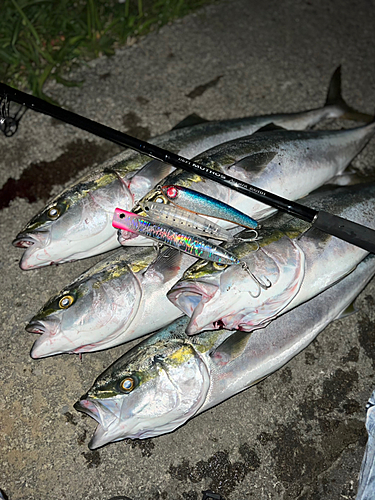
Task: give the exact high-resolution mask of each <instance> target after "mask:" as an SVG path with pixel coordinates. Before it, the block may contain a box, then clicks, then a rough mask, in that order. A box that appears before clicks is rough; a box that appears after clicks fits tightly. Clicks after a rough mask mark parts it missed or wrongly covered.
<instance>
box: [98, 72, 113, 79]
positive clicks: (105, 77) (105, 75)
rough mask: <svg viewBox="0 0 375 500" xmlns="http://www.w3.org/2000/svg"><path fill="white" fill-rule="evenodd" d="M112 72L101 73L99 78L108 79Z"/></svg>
mask: <svg viewBox="0 0 375 500" xmlns="http://www.w3.org/2000/svg"><path fill="white" fill-rule="evenodd" d="M110 76H111V72H110V71H108V72H107V73H103V74H102V75H99V80H108V78H110Z"/></svg>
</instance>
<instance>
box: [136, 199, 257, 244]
mask: <svg viewBox="0 0 375 500" xmlns="http://www.w3.org/2000/svg"><path fill="white" fill-rule="evenodd" d="M140 206H141V208H142V210H143V211H144V212H145V213H146V214H147V216H148V217H150V218H151V219H152V220H154V221H158V222H161V223H163V224H168V225H170V226H173V227H175V228H180V229H182V230H185V229H186V231H188V232H189V233H192V234H199V235H201V236H206V237H208V238H214V239H216V240H223V241H233V239H234V238H233V236H232V235H231V234H230V233H229V232H228V231H227V230H226V229H223V228H222V227H220V226H218V225H217V224H215V223H214V222H211V221H209V220H208V219H205V218H204V217H201V216H200V215H197V214H195V213H193V212H189V211H188V210H183V209H180V208H177V207H175V206H174V205H165V204H164V203H155V202H153V201H147V202H144V203H140ZM254 232H256V231H254Z"/></svg>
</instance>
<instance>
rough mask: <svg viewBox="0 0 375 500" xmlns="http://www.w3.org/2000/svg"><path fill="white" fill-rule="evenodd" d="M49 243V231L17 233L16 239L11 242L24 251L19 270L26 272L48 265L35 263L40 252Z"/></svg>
mask: <svg viewBox="0 0 375 500" xmlns="http://www.w3.org/2000/svg"><path fill="white" fill-rule="evenodd" d="M49 242H50V232H49V231H32V232H26V231H25V232H23V233H19V234H18V235H17V237H16V238H15V239H14V240H13V241H12V244H13V245H14V246H15V247H18V248H23V249H25V251H24V253H23V255H22V257H21V260H20V264H19V265H20V268H21V269H22V270H23V271H28V270H29V269H34V268H35V267H41V266H46V265H49V264H50V262H47V263H44V262H41V263H39V262H37V261H38V259H39V257H38V256H39V255H40V253H41V252H44V249H45V248H46V247H47V246H48V244H49Z"/></svg>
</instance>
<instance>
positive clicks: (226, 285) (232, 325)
mask: <svg viewBox="0 0 375 500" xmlns="http://www.w3.org/2000/svg"><path fill="white" fill-rule="evenodd" d="M304 204H305V205H307V206H310V207H312V206H313V207H314V208H315V209H317V210H329V211H330V212H331V213H333V214H335V215H338V216H341V217H344V218H347V219H349V220H352V221H354V222H357V223H360V224H363V225H364V226H368V227H370V228H372V229H375V184H374V183H366V184H358V185H354V186H345V187H330V188H328V187H327V188H325V189H321V190H320V192H316V193H313V194H311V195H310V196H308V197H306V198H305V199H304ZM240 234H241V233H240ZM261 236H262V239H260V240H259V241H256V242H254V243H246V242H243V243H237V244H234V245H226V244H225V245H224V246H225V247H227V248H228V250H229V251H230V252H231V253H233V254H234V255H236V256H237V258H238V259H240V260H241V262H245V263H246V264H247V267H248V268H249V269H250V270H251V272H252V273H253V274H255V275H256V276H258V278H259V279H261V280H262V279H263V281H264V280H265V279H267V280H269V282H270V283H271V285H272V286H270V287H268V288H266V289H261V288H260V287H259V286H258V287H257V284H256V282H255V281H254V279H252V278H251V277H250V276H249V274H248V273H246V272H245V271H244V270H243V268H242V267H241V266H239V265H234V266H229V267H228V266H221V265H217V264H215V263H211V262H208V261H204V260H199V261H197V262H196V263H195V264H193V265H192V267H191V268H189V269H187V270H186V271H185V273H184V275H183V277H182V278H181V279H180V280H179V281H178V282H177V283H176V284H175V285H174V286H173V287H172V288H171V290H170V291H169V292H168V298H169V300H171V301H172V302H173V304H174V305H176V306H177V307H179V308H180V309H181V311H183V312H184V313H185V314H187V315H188V316H189V317H190V322H189V325H188V327H187V330H186V333H187V334H189V335H194V334H197V333H199V332H202V331H204V330H210V329H218V328H227V329H229V330H233V329H236V330H242V331H251V330H253V329H254V328H259V327H261V326H262V325H265V324H267V322H269V321H270V320H271V319H272V318H274V317H275V316H276V315H279V314H281V313H283V312H286V311H288V310H289V309H291V308H293V307H296V306H297V305H299V304H301V303H302V302H304V301H306V300H308V299H310V298H311V297H313V296H314V295H316V294H318V293H320V292H321V291H322V290H324V289H325V288H327V287H329V286H331V285H332V284H333V283H335V282H336V281H338V280H340V279H341V278H342V277H343V276H345V275H346V274H348V273H349V272H350V271H351V270H352V269H353V268H354V267H355V266H356V265H357V264H358V263H359V262H360V261H361V260H363V259H364V257H365V256H366V255H367V253H368V252H366V251H365V250H363V249H362V248H359V247H357V246H355V245H353V244H351V243H348V242H346V241H343V240H341V239H339V238H336V237H334V236H331V235H329V234H327V233H323V232H321V231H320V230H318V229H316V228H312V227H311V225H310V224H309V223H307V222H305V221H302V220H299V219H295V218H293V217H292V216H291V215H289V214H285V213H279V214H277V215H276V216H275V217H273V218H271V219H269V220H268V221H265V223H264V225H263V228H262V232H261Z"/></svg>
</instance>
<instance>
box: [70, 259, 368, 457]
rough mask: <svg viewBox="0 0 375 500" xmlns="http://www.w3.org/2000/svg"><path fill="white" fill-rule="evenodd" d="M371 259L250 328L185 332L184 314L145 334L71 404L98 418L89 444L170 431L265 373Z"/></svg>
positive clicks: (345, 294)
mask: <svg viewBox="0 0 375 500" xmlns="http://www.w3.org/2000/svg"><path fill="white" fill-rule="evenodd" d="M374 263H375V258H374V256H373V255H370V256H369V257H367V258H366V259H365V260H364V261H363V262H361V263H360V264H359V265H358V266H357V268H356V269H355V270H354V271H353V272H352V273H350V274H349V275H348V276H346V277H345V278H344V279H342V280H341V281H339V282H338V283H337V284H335V285H334V286H332V287H330V288H328V289H327V290H325V291H323V292H322V293H321V294H319V295H317V296H316V297H314V298H313V299H311V300H309V301H307V302H305V303H303V304H301V305H299V306H298V307H296V308H294V309H292V310H291V311H289V312H287V313H286V314H283V315H282V316H280V317H278V318H276V319H275V320H274V321H272V322H271V323H270V324H269V325H268V326H266V327H265V328H262V329H259V330H255V331H253V332H251V333H245V332H240V331H239V332H236V333H234V334H233V333H231V332H229V331H228V330H216V331H207V332H204V333H203V334H202V335H200V336H199V337H187V336H186V335H185V333H184V329H185V326H186V322H187V319H186V317H182V318H180V319H178V320H176V322H175V323H173V324H172V325H169V326H168V327H166V328H164V329H163V330H161V331H160V332H158V333H156V334H154V335H152V336H151V337H149V338H148V339H146V340H144V341H142V342H141V343H139V344H138V345H136V346H135V347H133V348H132V349H130V350H129V351H128V352H127V353H125V354H124V355H123V356H122V357H121V358H120V359H118V360H117V361H116V362H115V363H114V364H112V365H111V366H110V367H109V368H107V369H106V370H105V371H104V372H103V373H102V374H101V375H100V376H99V377H98V378H97V379H96V380H95V381H94V383H93V385H92V387H91V389H90V390H89V391H88V392H87V393H86V394H84V395H83V396H82V397H81V399H80V400H79V401H77V402H76V403H75V405H74V408H75V409H76V410H77V411H80V412H83V413H85V414H87V415H89V416H90V417H92V418H93V419H94V420H96V421H97V423H98V425H97V428H96V430H95V433H94V435H93V437H92V438H91V440H90V442H89V448H90V449H92V450H93V449H96V448H99V447H101V446H104V445H106V444H108V443H111V442H115V441H120V440H122V439H126V438H130V439H145V438H151V437H155V436H159V435H161V434H165V433H168V432H172V431H174V430H175V429H177V428H178V427H180V426H181V425H183V424H184V423H186V422H187V421H188V420H189V419H191V418H192V417H194V416H196V415H198V414H200V413H202V412H203V411H205V410H208V409H209V408H212V407H213V406H216V405H217V404H219V403H221V402H223V401H225V400H226V399H228V398H230V397H231V396H233V395H234V394H237V393H238V392H241V391H243V390H245V389H247V388H249V387H250V386H252V385H254V384H256V383H257V382H259V381H260V380H262V379H264V378H265V377H267V376H268V375H270V374H271V373H272V372H274V371H275V370H277V369H279V368H280V367H282V366H283V365H285V364H286V363H287V362H288V361H289V360H290V359H291V358H292V357H294V356H295V355H296V354H298V353H299V352H301V351H302V350H303V349H304V348H305V347H307V346H308V345H309V344H310V342H312V340H313V339H314V338H315V337H316V336H317V335H318V334H319V333H320V332H321V331H322V330H323V329H324V328H325V327H326V326H327V325H328V324H329V323H330V322H332V321H333V320H334V319H336V318H338V317H339V316H340V315H341V314H342V313H343V312H344V311H345V309H346V308H347V307H348V306H350V304H351V303H352V302H353V300H354V299H355V297H356V296H357V295H358V294H359V292H360V291H361V290H362V289H363V288H364V287H365V285H366V284H367V283H368V282H369V280H370V279H371V278H372V276H373V275H374V273H375V265H374ZM344 328H345V324H343V329H344ZM249 418H251V417H250V416H249ZM228 425H232V424H230V423H229V424H228Z"/></svg>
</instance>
